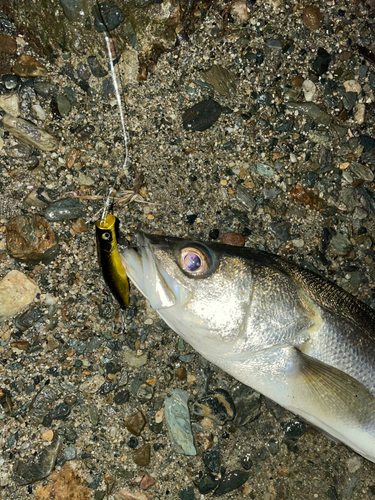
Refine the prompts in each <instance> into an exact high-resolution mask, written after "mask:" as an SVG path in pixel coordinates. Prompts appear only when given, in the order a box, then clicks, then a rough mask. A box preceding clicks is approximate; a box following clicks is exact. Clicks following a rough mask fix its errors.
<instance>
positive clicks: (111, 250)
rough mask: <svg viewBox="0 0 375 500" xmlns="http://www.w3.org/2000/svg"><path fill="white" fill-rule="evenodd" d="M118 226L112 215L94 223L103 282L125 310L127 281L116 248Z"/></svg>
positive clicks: (127, 300)
mask: <svg viewBox="0 0 375 500" xmlns="http://www.w3.org/2000/svg"><path fill="white" fill-rule="evenodd" d="M118 224H119V222H118V219H117V218H116V217H115V216H114V215H112V214H107V215H106V217H105V218H103V219H101V220H99V221H98V222H96V224H95V225H96V243H97V248H98V258H99V265H100V268H101V270H102V274H103V278H104V281H105V282H106V283H107V285H108V286H109V288H110V290H111V292H112V293H113V295H114V296H115V297H116V299H117V301H118V303H119V304H120V306H121V309H125V308H126V307H128V305H129V281H128V277H127V275H126V272H125V269H124V266H123V265H122V262H121V258H120V254H119V251H118V246H117V237H116V232H117V228H118Z"/></svg>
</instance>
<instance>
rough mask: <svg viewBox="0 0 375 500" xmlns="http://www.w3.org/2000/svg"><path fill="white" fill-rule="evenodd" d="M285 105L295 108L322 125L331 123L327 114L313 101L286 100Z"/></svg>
mask: <svg viewBox="0 0 375 500" xmlns="http://www.w3.org/2000/svg"><path fill="white" fill-rule="evenodd" d="M286 105H287V107H288V108H289V109H291V110H297V111H299V112H300V113H302V114H303V115H306V116H308V117H309V118H311V119H312V120H314V121H315V122H317V123H321V124H322V125H329V124H330V123H331V117H330V116H329V114H328V113H326V112H325V111H323V110H322V109H321V108H320V107H319V106H318V105H317V104H315V103H314V102H288V103H287V104H286Z"/></svg>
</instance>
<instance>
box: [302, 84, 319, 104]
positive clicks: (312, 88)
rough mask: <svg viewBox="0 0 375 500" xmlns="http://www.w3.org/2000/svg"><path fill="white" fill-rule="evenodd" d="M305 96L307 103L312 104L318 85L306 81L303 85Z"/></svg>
mask: <svg viewBox="0 0 375 500" xmlns="http://www.w3.org/2000/svg"><path fill="white" fill-rule="evenodd" d="M302 91H303V95H304V96H305V101H306V102H311V101H312V100H313V99H314V96H315V93H316V85H315V83H314V82H313V81H311V80H304V82H303V84H302Z"/></svg>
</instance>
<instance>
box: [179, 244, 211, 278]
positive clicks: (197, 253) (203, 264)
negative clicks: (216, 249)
mask: <svg viewBox="0 0 375 500" xmlns="http://www.w3.org/2000/svg"><path fill="white" fill-rule="evenodd" d="M210 263H211V262H210V257H209V256H208V255H207V254H206V253H205V252H204V251H203V250H202V249H200V248H196V247H185V248H183V249H182V250H181V254H180V267H181V269H182V270H183V271H185V273H187V274H190V275H192V276H199V275H202V274H205V273H206V271H207V270H208V268H209V265H210Z"/></svg>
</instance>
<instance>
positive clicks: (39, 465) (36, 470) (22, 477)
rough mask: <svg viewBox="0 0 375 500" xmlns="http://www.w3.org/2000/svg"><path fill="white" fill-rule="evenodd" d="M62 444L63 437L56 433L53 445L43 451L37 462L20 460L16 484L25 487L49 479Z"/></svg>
mask: <svg viewBox="0 0 375 500" xmlns="http://www.w3.org/2000/svg"><path fill="white" fill-rule="evenodd" d="M61 444H62V437H61V436H60V435H59V434H58V433H56V434H55V435H54V437H53V439H52V442H51V444H50V445H49V446H48V447H46V448H44V449H43V450H42V452H41V453H40V454H39V456H38V458H37V459H36V460H35V461H34V460H33V461H30V460H28V461H23V460H21V459H20V460H18V461H17V462H16V465H15V468H14V480H15V482H16V483H17V484H19V485H21V486H24V485H26V484H31V483H34V482H35V481H40V480H41V479H44V478H46V477H48V476H49V475H50V474H51V472H52V470H53V468H54V466H55V462H56V458H57V455H58V452H59V450H60V448H61Z"/></svg>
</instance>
